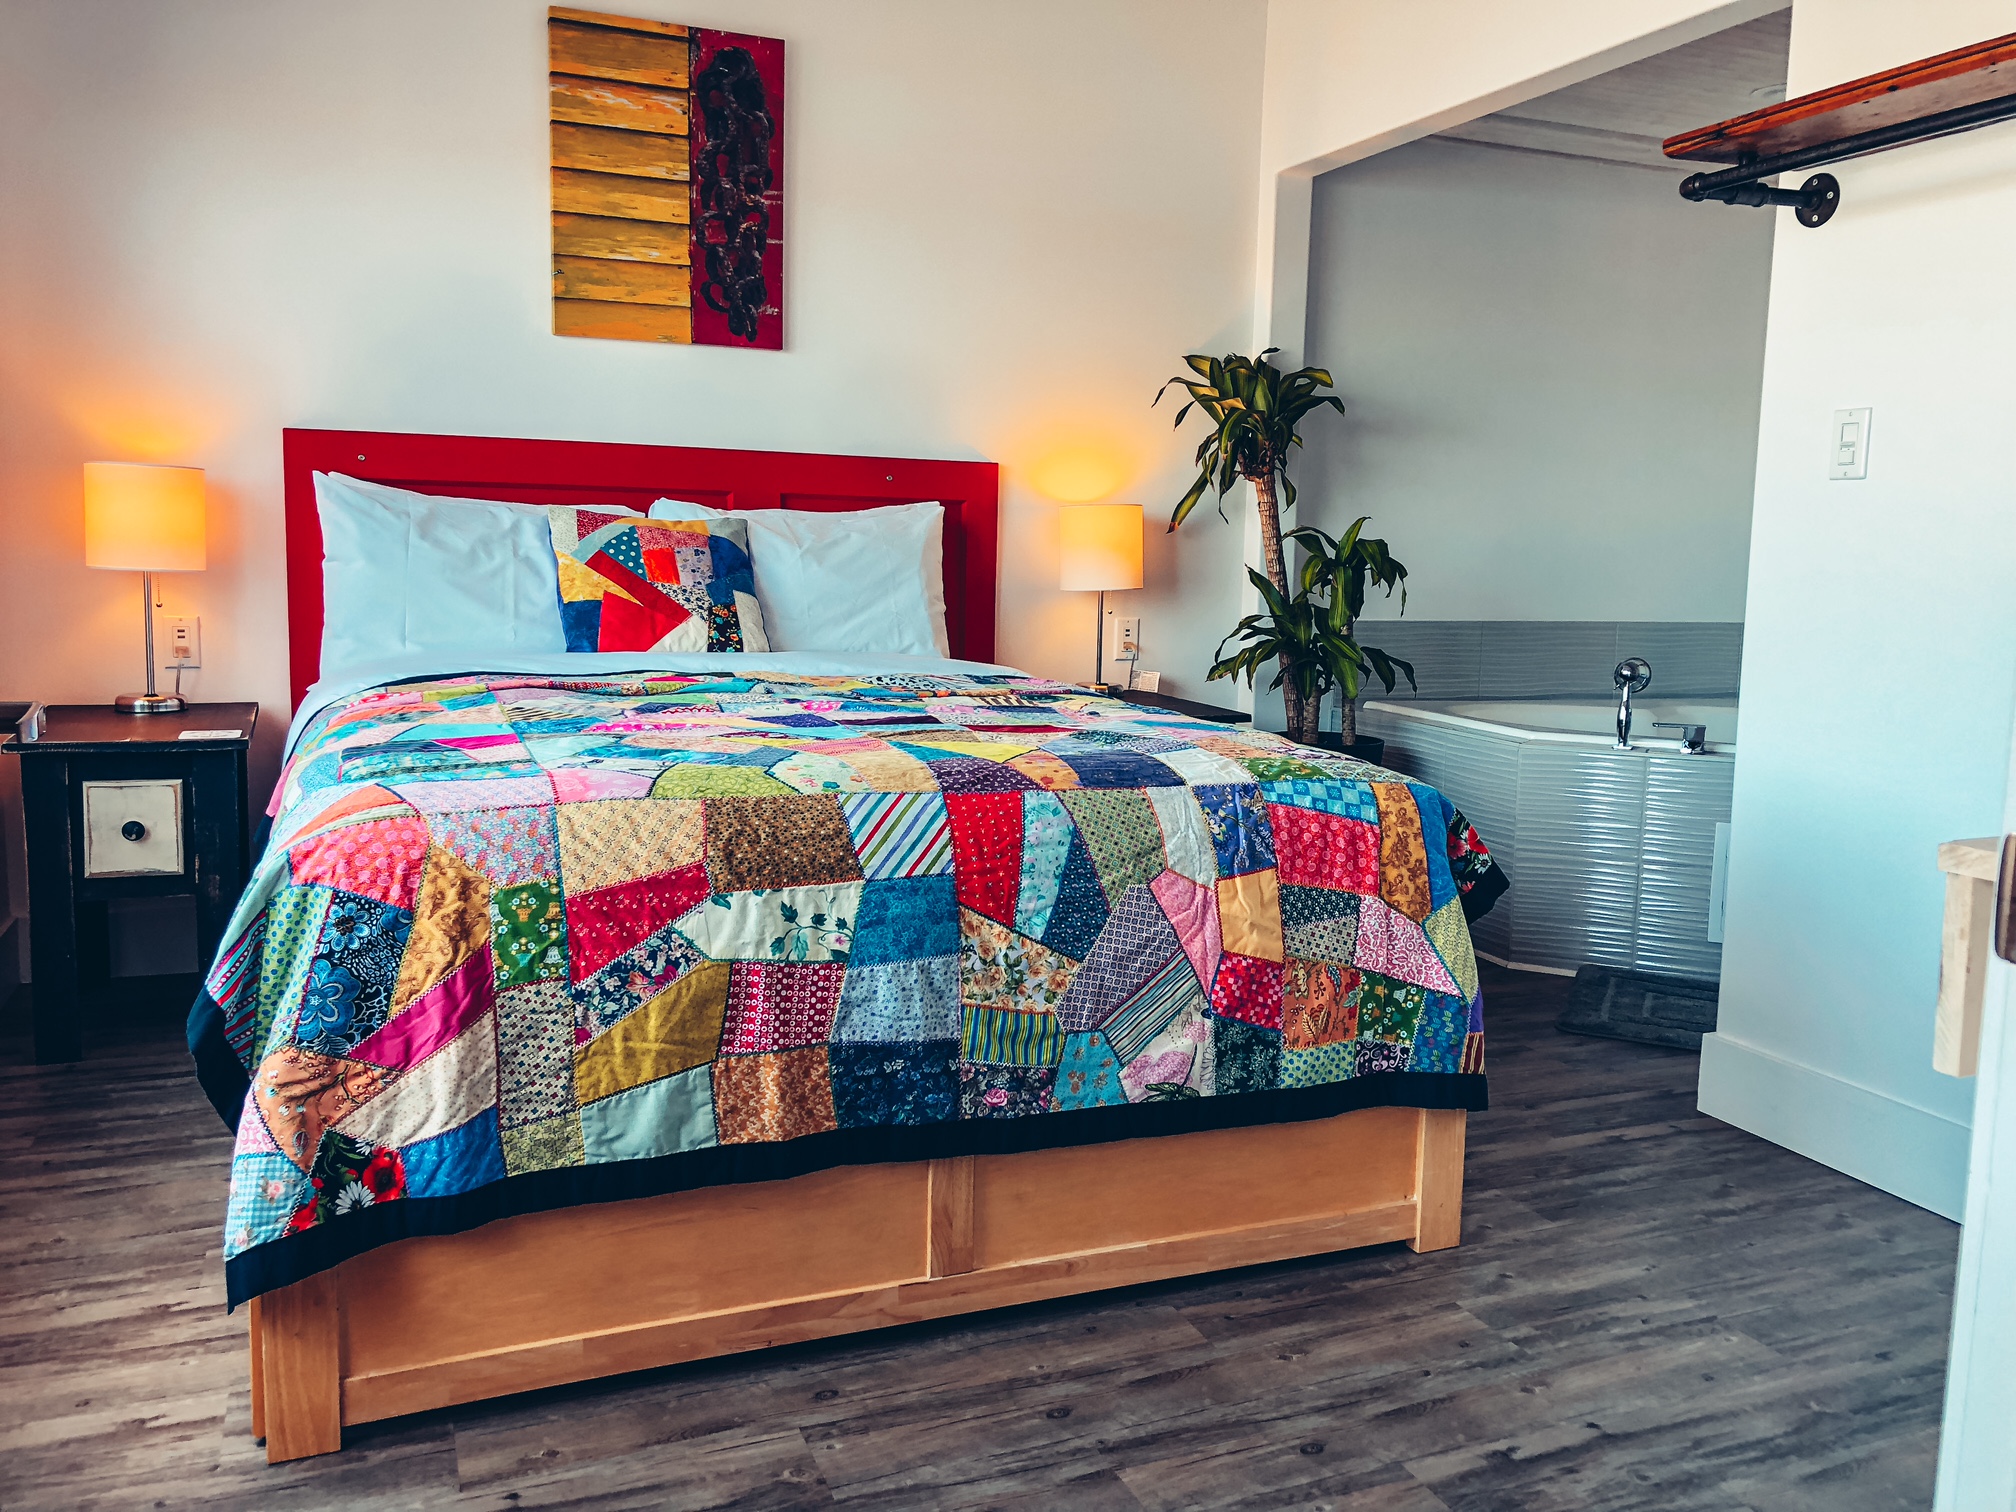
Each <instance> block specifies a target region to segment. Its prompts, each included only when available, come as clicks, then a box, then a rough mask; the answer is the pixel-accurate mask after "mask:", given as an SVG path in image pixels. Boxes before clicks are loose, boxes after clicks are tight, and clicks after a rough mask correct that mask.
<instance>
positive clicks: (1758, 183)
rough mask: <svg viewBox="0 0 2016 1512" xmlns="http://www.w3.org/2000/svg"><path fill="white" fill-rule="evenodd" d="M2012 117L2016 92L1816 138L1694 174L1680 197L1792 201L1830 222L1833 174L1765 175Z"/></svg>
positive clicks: (1799, 212) (1804, 213) (1806, 214)
mask: <svg viewBox="0 0 2016 1512" xmlns="http://www.w3.org/2000/svg"><path fill="white" fill-rule="evenodd" d="M2011 118H2016V94H2012V95H2004V96H2002V97H2001V98H1999V99H1994V100H1977V101H1975V102H1974V103H1973V104H1972V105H1962V106H1959V107H1957V108H1956V109H1953V110H1942V111H1939V112H1937V113H1935V114H1933V115H1928V116H1920V117H1919V118H1918V119H1917V120H1915V121H1896V122H1893V123H1891V124H1890V125H1888V126H1878V127H1876V128H1875V129H1874V130H1872V131H1859V132H1857V133H1855V134H1854V135H1853V136H1845V137H1838V138H1836V139H1835V140H1834V141H1831V142H1815V143H1814V144H1813V145H1812V146H1810V147H1800V148H1798V149H1796V150H1794V151H1792V152H1780V153H1775V154H1773V155H1771V156H1769V157H1750V158H1745V159H1744V160H1743V161H1742V162H1740V163H1738V164H1737V165H1736V166H1735V167H1733V168H1724V169H1722V170H1720V171H1719V172H1716V173H1695V174H1690V175H1689V176H1688V177H1687V178H1685V179H1684V180H1682V181H1681V184H1680V197H1681V198H1682V199H1686V200H1716V201H1719V202H1720V203H1722V204H1725V205H1790V206H1791V207H1792V211H1793V215H1794V217H1795V218H1796V219H1797V220H1798V222H1799V224H1800V225H1802V226H1811V227H1819V226H1824V225H1826V224H1827V222H1828V221H1830V220H1832V219H1833V218H1834V212H1835V211H1836V210H1838V209H1839V208H1840V207H1841V184H1840V181H1839V180H1838V179H1836V178H1835V177H1834V175H1833V174H1831V173H1816V174H1814V175H1813V176H1812V177H1811V178H1809V179H1808V180H1806V182H1805V183H1803V184H1801V185H1800V186H1799V187H1798V188H1797V189H1778V188H1774V187H1773V186H1772V185H1770V184H1767V183H1765V182H1764V180H1765V179H1768V178H1773V177H1776V176H1777V175H1778V174H1781V173H1791V172H1794V171H1796V170H1798V169H1800V168H1813V167H1817V166H1818V165H1820V164H1821V163H1839V162H1843V161H1845V160H1846V159H1848V158H1855V157H1865V156H1867V155H1868V154H1869V153H1872V152H1886V151H1888V150H1889V149H1890V148H1892V147H1903V146H1906V145H1907V144H1909V143H1912V142H1929V141H1931V140H1932V139H1933V138H1935V137H1942V136H1952V135H1953V134H1954V133H1956V132H1961V131H1972V130H1974V129H1975V128H1976V127H1979V126H1992V125H1993V124H1994V123H1995V122H1997V121H2006V120H2009V119H2011Z"/></svg>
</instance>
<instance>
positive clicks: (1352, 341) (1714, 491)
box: [1295, 140, 1772, 621]
mask: <svg viewBox="0 0 2016 1512" xmlns="http://www.w3.org/2000/svg"><path fill="white" fill-rule="evenodd" d="M1678 177H1679V175H1678V174H1676V173H1659V172H1648V171H1647V170H1645V169H1642V168H1630V167H1624V166H1621V165H1617V164H1609V163H1598V162H1592V161H1589V160H1586V159H1576V158H1567V157H1557V156H1551V155H1546V154H1541V153H1531V152H1516V151H1509V150H1506V149H1503V148H1494V147H1481V146H1474V145H1471V144H1468V143H1462V142H1452V141H1443V140H1428V141H1420V142H1414V143H1410V144H1409V145H1407V146H1405V147H1399V148H1396V149H1394V150H1392V151H1390V152H1385V153H1381V154H1380V155H1379V156H1377V157H1373V158H1368V159H1366V160H1364V161H1362V162H1358V163H1354V164H1352V165H1350V166H1349V167H1345V168H1339V169H1337V170H1335V171H1333V172H1331V173H1326V174H1324V175H1323V176H1322V177H1321V178H1319V179H1317V180H1316V186H1315V197H1314V208H1313V213H1312V217H1311V222H1312V239H1311V245H1310V275H1309V341H1308V351H1307V359H1308V360H1309V361H1311V362H1315V363H1319V364H1321V365H1322V366H1324V367H1327V368H1329V369H1330V370H1331V372H1332V374H1333V375H1334V376H1335V378H1336V380H1337V387H1338V391H1339V392H1340V393H1341V394H1342V395H1343V398H1344V403H1345V405H1346V407H1347V410H1348V414H1347V415H1346V417H1345V418H1344V419H1343V420H1342V421H1341V422H1340V421H1339V420H1337V419H1336V418H1335V417H1334V416H1324V417H1322V418H1320V419H1317V420H1315V421H1313V422H1312V423H1311V424H1310V426H1309V427H1308V450H1307V458H1306V461H1304V462H1302V463H1301V465H1300V469H1299V479H1300V486H1301V488H1302V497H1301V500H1300V502H1299V503H1298V504H1297V506H1296V510H1295V513H1296V517H1297V522H1298V523H1306V524H1314V525H1320V526H1322V527H1323V528H1324V529H1326V530H1330V531H1332V532H1339V531H1342V530H1343V529H1344V528H1345V527H1346V526H1348V525H1349V524H1350V522H1351V521H1352V520H1354V519H1356V518H1357V517H1358V516H1359V515H1370V516H1372V524H1371V527H1370V528H1371V530H1372V532H1373V533H1374V534H1376V535H1382V536H1385V537H1386V538H1387V539H1388V540H1389V541H1390V542H1391V543H1392V546H1393V549H1394V551H1395V552H1396V553H1397V554H1398V555H1399V556H1400V558H1401V560H1403V561H1404V562H1406V563H1407V566H1408V568H1409V570H1410V572H1411V574H1412V575H1411V577H1410V578H1409V580H1408V601H1407V616H1408V617H1409V618H1410V619H1414V618H1420V619H1454V620H1464V619H1485V620H1578V619H1587V620H1721V621H1729V620H1740V619H1741V618H1742V617H1743V580H1744V569H1745V565H1746V563H1747V560H1748V557H1749V547H1750V490H1751V485H1752V482H1753V480H1754V476H1755V471H1756V462H1757V399H1758V386H1759V383H1760V382H1761V380H1762V375H1763V367H1764V301H1765V294H1766V291H1767V289H1768V287H1769V281H1770V267H1771V230H1772V228H1771V219H1770V217H1769V216H1767V215H1764V214H1761V213H1758V212H1755V211H1741V210H1737V211H1732V210H1728V209H1726V208H1724V207H1722V206H1707V207H1704V206H1700V205H1690V204H1688V203H1687V202H1686V201H1684V200H1682V199H1681V198H1680V197H1679V195H1678V194H1676V193H1675V192H1674V185H1675V184H1676V182H1677V181H1678ZM1368 612H1369V614H1370V616H1371V617H1373V618H1387V617H1391V616H1393V615H1394V614H1397V613H1398V612H1399V601H1398V600H1397V599H1394V600H1392V601H1390V602H1389V601H1387V600H1385V599H1380V598H1374V599H1373V600H1372V602H1371V604H1369V605H1368Z"/></svg>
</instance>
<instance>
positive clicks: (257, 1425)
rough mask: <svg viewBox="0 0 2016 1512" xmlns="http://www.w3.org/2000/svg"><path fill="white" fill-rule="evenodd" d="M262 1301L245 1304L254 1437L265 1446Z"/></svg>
mask: <svg viewBox="0 0 2016 1512" xmlns="http://www.w3.org/2000/svg"><path fill="white" fill-rule="evenodd" d="M262 1300H263V1299H262V1298H259V1297H254V1298H253V1299H252V1300H251V1301H250V1302H247V1303H246V1304H245V1331H246V1333H247V1335H248V1336H249V1338H250V1340H251V1345H252V1347H251V1349H250V1350H249V1351H248V1353H250V1354H251V1356H252V1437H253V1438H255V1439H257V1440H258V1441H259V1442H260V1443H262V1444H263V1443H265V1442H266V1337H265V1334H264V1333H263V1332H262V1331H261V1329H260V1326H259V1320H260V1318H261V1316H262V1315H263V1309H262V1308H261V1307H260V1305H259V1304H260V1302H261V1301H262Z"/></svg>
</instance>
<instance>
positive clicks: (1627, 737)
mask: <svg viewBox="0 0 2016 1512" xmlns="http://www.w3.org/2000/svg"><path fill="white" fill-rule="evenodd" d="M1611 680H1612V681H1613V682H1615V683H1616V684H1617V749H1618V750H1620V751H1628V750H1630V749H1631V695H1632V694H1633V693H1643V692H1644V691H1645V690H1646V689H1647V688H1649V687H1651V686H1652V663H1650V662H1648V661H1647V660H1645V658H1644V657H1642V656H1628V657H1626V658H1625V659H1624V660H1623V661H1620V662H1619V663H1617V670H1616V671H1615V672H1614V673H1612V674H1611Z"/></svg>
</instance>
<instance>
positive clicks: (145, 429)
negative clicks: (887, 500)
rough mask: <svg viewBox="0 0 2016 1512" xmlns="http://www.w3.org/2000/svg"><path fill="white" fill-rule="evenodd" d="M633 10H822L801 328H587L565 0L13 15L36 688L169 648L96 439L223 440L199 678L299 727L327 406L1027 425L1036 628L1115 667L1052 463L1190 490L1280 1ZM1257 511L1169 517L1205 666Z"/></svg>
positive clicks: (1154, 604) (805, 83)
mask: <svg viewBox="0 0 2016 1512" xmlns="http://www.w3.org/2000/svg"><path fill="white" fill-rule="evenodd" d="M621 8H622V7H619V9H621ZM628 10H629V11H630V12H631V13H635V14H644V15H652V16H662V17H665V18H668V19H677V20H682V21H688V22H692V23H696V24H706V25H721V26H733V27H735V28H737V29H741V30H747V31H755V32H759V33H766V34H770V35H776V36H781V37H783V38H785V40H786V42H787V43H788V46H789V52H788V55H787V58H788V63H787V67H788V84H787V98H788V101H789V104H788V128H787V129H788V136H787V143H786V153H787V158H786V162H787V172H788V180H787V214H788V222H787V223H788V226H789V241H788V247H787V280H788V282H787V295H786V323H787V324H786V343H787V349H786V350H785V351H784V352H783V353H781V354H775V353H762V352H738V351H727V350H712V349H706V348H677V347H663V346H653V345H643V344H633V343H627V342H603V341H588V340H568V339H562V338H558V337H555V336H552V335H550V334H549V332H548V326H549V321H550V311H549V305H548V289H547V278H546V273H547V266H546V258H547V228H546V215H547V189H546V166H545V165H546V160H547V147H546V140H545V133H546V126H545V122H546V106H545V94H544V87H545V86H544V77H545V61H544V58H545V55H544V48H545V31H544V26H543V17H544V7H543V5H540V4H537V3H534V0H427V3H425V4H418V5H416V4H411V3H394V0H354V3H345V4H343V5H340V6H306V5H274V4H271V3H269V0H176V3H174V4H172V5H164V4H158V3H154V0H9V3H8V4H7V5H6V6H4V7H0V205H4V207H5V213H4V215H0V330H4V331H5V332H6V337H5V340H4V342H0V646H4V648H5V650H4V661H0V696H20V697H41V698H45V699H48V700H51V701H59V700H92V699H101V698H106V697H109V696H110V695H111V694H113V693H115V692H119V691H121V690H123V689H125V688H127V687H129V686H131V685H133V684H135V683H137V682H138V680H139V674H140V668H139V666H138V662H139V658H140V652H139V634H138V627H137V625H136V624H135V618H136V614H137V608H138V606H137V603H136V602H135V601H136V599H137V596H138V587H137V584H136V583H135V582H134V581H133V580H131V579H130V578H128V577H127V576H125V575H123V574H114V573H102V572H93V571H90V570H88V569H86V568H85V567H84V566H83V565H82V547H81V535H80V524H79V495H80V480H79V474H78V468H79V464H81V463H82V462H84V461H85V460H86V459H89V458H97V457H112V458H125V459H134V460H166V461H176V462H188V463H195V464H198V465H201V466H203V467H205V468H207V469H209V475H210V483H211V490H212V493H211V498H212V516H211V530H212V545H211V566H210V569H209V570H208V571H207V572H204V573H202V574H200V575H190V576H183V577H176V578H170V579H167V580H166V582H165V593H166V596H167V602H168V607H169V610H170V612H194V613H199V614H201V615H202V617H203V622H204V623H203V642H204V655H205V658H206V663H205V666H204V668H203V670H202V672H201V673H200V674H199V675H196V676H194V677H192V678H191V679H190V689H191V691H192V692H194V693H195V694H196V695H197V696H199V697H203V698H215V699H222V698H258V699H260V700H262V701H263V702H264V704H265V705H266V710H267V716H268V721H269V723H272V724H274V725H276V726H277V725H278V724H279V723H280V722H281V721H282V720H283V718H284V714H285V704H286V688H287V683H286V671H285V665H286V663H285V655H286V647H285V640H284V630H283V624H284V622H283V606H284V595H283V589H282V586H281V580H280V563H281V520H280V497H279V489H280V477H279V467H280V430H281V428H282V427H283V426H287V425H311V426H313V425H321V426H339V427H359V428H383V429H395V430H438V431H448V432H470V433H488V434H500V435H523V436H554V437H573V438H582V439H590V440H610V441H642V442H676V443H684V444H694V445H724V446H748V447H769V448H785V449H798V450H832V451H851V452H871V453H878V452H886V453H893V454H908V455H919V456H941V457H955V458H956V457H979V458H992V459H995V460H998V461H999V462H1001V463H1002V465H1003V470H1004V485H1005V510H1004V520H1003V531H1002V546H1003V552H1002V555H1003V563H1004V565H1003V569H1002V607H1001V617H1000V635H999V641H998V647H999V655H1000V656H1001V657H1002V658H1003V659H1005V660H1007V661H1010V662H1014V663H1018V664H1020V665H1023V666H1027V667H1030V668H1032V669H1034V670H1037V671H1040V672H1046V673H1055V674H1065V675H1087V674H1088V673H1089V668H1088V667H1086V666H1085V665H1083V664H1084V663H1086V662H1088V661H1089V659H1090V647H1089V645H1088V644H1087V643H1088V641H1089V638H1090V622H1091V617H1092V606H1091V601H1090V596H1089V595H1079V594H1071V595H1065V594H1060V593H1058V592H1057V591H1056V590H1055V588H1054V586H1053V585H1054V583H1055V581H1056V564H1055V544H1054V541H1055V519H1054V509H1055V500H1054V499H1053V498H1052V497H1050V496H1049V495H1048V494H1046V492H1045V491H1044V485H1046V484H1048V485H1049V486H1050V487H1052V488H1054V489H1058V490H1062V491H1066V492H1073V493H1081V494H1089V495H1092V496H1097V497H1105V498H1114V499H1122V500H1139V501H1141V502H1143V503H1145V504H1147V505H1149V506H1150V510H1151V515H1152V514H1154V513H1155V512H1157V511H1159V510H1162V509H1164V508H1166V505H1167V503H1168V502H1170V501H1172V500H1173V499H1174V498H1175V497H1176V496H1177V495H1178V494H1179V493H1180V492H1181V488H1182V486H1183V479H1184V473H1185V468H1184V466H1183V459H1184V456H1185V454H1186V453H1187V451H1188V446H1187V445H1186V444H1185V443H1184V442H1183V441H1182V440H1181V439H1180V438H1173V437H1171V435H1170V434H1169V430H1168V407H1167V406H1166V405H1165V406H1164V407H1163V408H1162V409H1161V410H1157V411H1154V412H1152V413H1151V412H1150V410H1149V408H1148V402H1149V400H1150V398H1151V397H1152V396H1153V394H1154V391H1155V387H1156V385H1157V384H1158V383H1159V382H1160V380H1161V379H1162V378H1163V377H1165V376H1166V375H1167V374H1168V373H1169V372H1170V371H1172V370H1173V367H1174V365H1175V363H1176V360H1177V358H1178V357H1179V356H1180V354H1181V353H1183V352H1185V351H1194V350H1198V349H1216V350H1222V349H1225V348H1228V347H1230V346H1234V345H1238V344H1241V343H1242V342H1243V341H1244V339H1245V334H1246V331H1247V329H1248V326H1249V311H1250V308H1251V305H1250V300H1251V289H1252V244H1253V227H1254V224H1255V219H1256V217H1255V212H1254V195H1255V178H1254V164H1255V162H1256V161H1257V158H1258V151H1259V131H1260V110H1259V91H1260V83H1261V63H1262V49H1263V44H1264V18H1265V11H1264V7H1263V4H1262V0H1107V3H1101V4H1096V5H1086V4H1083V3H1074V0H1017V3H1016V4H1014V5H1012V6H1002V5H984V6H983V5H975V4H957V5H946V4H943V3H940V0H848V3H847V4H845V5H836V4H808V3H803V0H737V3H733V4H730V3H728V0H691V3H686V0H630V4H629V6H628ZM1228 542H1236V530H1235V529H1228V528H1227V527H1224V526H1219V525H1217V524H1216V521H1215V519H1214V520H1213V521H1212V522H1211V523H1210V524H1201V523H1200V525H1199V527H1198V528H1195V529H1186V531H1185V532H1184V533H1183V534H1182V535H1181V536H1180V537H1178V538H1176V539H1175V540H1174V541H1173V542H1171V541H1169V540H1168V539H1166V538H1164V537H1162V536H1161V535H1160V534H1158V533H1155V532H1153V531H1152V530H1151V533H1150V536H1149V581H1150V583H1151V585H1152V586H1151V587H1150V588H1149V589H1148V590H1146V591H1145V592H1144V593H1143V594H1141V595H1139V596H1138V597H1137V599H1136V602H1135V607H1136V608H1137V609H1138V612H1139V613H1140V614H1141V615H1142V616H1143V618H1144V620H1145V624H1144V643H1145V646H1144V649H1145V653H1146V662H1145V664H1146V665H1149V666H1153V667H1158V668H1161V669H1163V670H1165V671H1166V672H1167V673H1168V674H1169V675H1170V679H1171V685H1173V686H1176V687H1179V688H1183V689H1192V690H1194V689H1200V688H1201V677H1202V671H1203V667H1204V665H1205V661H1206V658H1207V656H1208V653H1209V651H1210V650H1211V648H1212V647H1213V646H1215V644H1216V641H1217V636H1218V635H1219V634H1222V631H1223V626H1224V625H1225V623H1226V622H1227V621H1228V619H1229V618H1230V617H1231V612H1232V605H1233V600H1234V592H1235V590H1234V585H1233V576H1234V575H1233V574H1232V573H1231V572H1230V571H1228V568H1227V558H1228V556H1230V555H1231V554H1232V553H1235V552H1236V550H1237V547H1236V544H1228ZM276 739H277V733H276V734H271V735H269V736H268V740H267V741H266V742H262V745H264V747H265V750H264V757H265V760H266V762H267V763H268V765H267V770H268V771H270V770H271V767H270V761H271V755H272V744H271V742H272V741H274V740H276Z"/></svg>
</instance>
